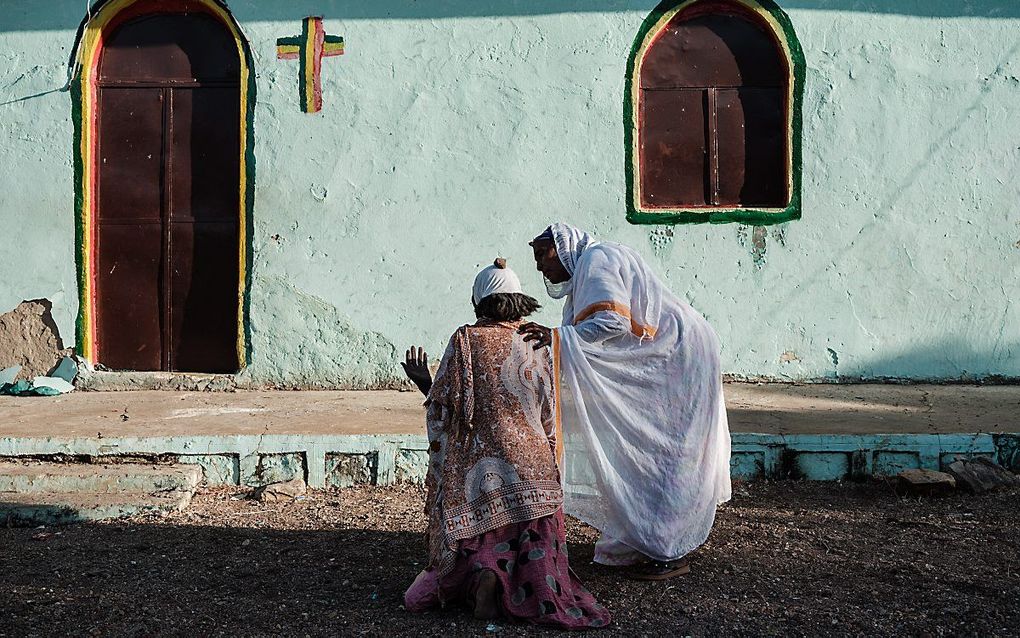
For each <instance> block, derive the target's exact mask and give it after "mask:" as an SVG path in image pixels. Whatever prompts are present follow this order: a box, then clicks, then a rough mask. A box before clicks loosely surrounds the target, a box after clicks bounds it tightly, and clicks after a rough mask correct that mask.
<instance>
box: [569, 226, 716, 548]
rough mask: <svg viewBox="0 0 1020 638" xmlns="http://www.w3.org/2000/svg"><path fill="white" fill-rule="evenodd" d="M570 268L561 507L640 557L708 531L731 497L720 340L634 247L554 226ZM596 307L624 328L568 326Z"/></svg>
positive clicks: (688, 543) (689, 543) (687, 543)
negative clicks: (589, 336)
mask: <svg viewBox="0 0 1020 638" xmlns="http://www.w3.org/2000/svg"><path fill="white" fill-rule="evenodd" d="M552 231H553V236H554V240H555V243H556V246H557V252H558V253H559V256H560V260H561V261H562V262H563V264H564V266H565V267H566V268H567V270H568V272H570V274H571V275H572V277H571V281H570V285H569V295H568V296H567V299H566V302H565V305H564V309H563V326H562V327H560V328H556V329H555V330H554V331H553V355H554V365H555V366H556V368H557V371H556V374H557V378H558V387H559V388H560V391H559V393H558V395H559V396H558V399H559V401H558V403H557V405H558V409H559V411H560V419H561V424H562V428H563V433H564V434H563V441H564V448H565V459H564V467H563V480H564V492H565V507H566V511H567V512H568V513H569V514H571V515H573V516H575V517H577V518H579V519H581V520H582V521H584V522H586V523H588V524H590V525H592V526H594V527H596V528H598V529H600V530H601V531H602V532H603V533H604V534H606V535H607V536H610V537H613V538H615V539H616V540H619V541H622V542H623V543H625V544H627V545H629V546H630V547H632V548H634V549H636V550H638V551H640V552H642V553H644V554H646V555H647V556H649V557H651V558H653V559H656V560H662V561H668V560H674V559H677V558H679V557H681V556H684V555H685V554H687V553H689V552H691V551H692V550H694V549H695V548H697V547H698V546H699V545H701V544H702V543H704V542H705V539H707V538H708V534H709V532H710V531H711V529H712V524H713V522H714V520H715V511H716V506H717V505H718V504H719V503H723V502H725V501H727V500H729V498H730V474H729V458H730V437H729V427H728V425H727V421H726V409H725V405H724V403H723V395H722V375H721V371H720V363H719V341H718V338H717V337H716V334H715V332H714V331H713V330H712V328H711V326H709V325H708V322H707V321H705V319H704V317H702V316H701V315H700V314H698V313H697V312H696V311H695V310H694V309H693V308H691V307H690V306H689V305H687V304H686V303H684V302H682V301H680V300H679V299H678V298H677V297H676V296H675V295H673V294H672V293H671V292H670V291H669V290H668V289H667V288H666V287H665V286H664V285H663V284H662V282H661V281H659V279H658V278H657V277H656V276H655V275H654V274H653V273H652V272H651V270H650V269H649V268H648V266H647V264H645V262H644V260H643V259H642V258H641V256H640V255H638V254H637V253H636V252H635V251H633V250H632V249H630V248H628V247H626V246H622V245H620V244H615V243H610V242H594V241H593V240H592V239H591V238H590V237H589V236H588V235H587V234H585V233H582V232H581V231H578V230H577V229H574V228H571V227H569V226H566V225H564V224H555V225H553V227H552ZM600 311H609V312H614V313H616V314H618V315H620V316H622V317H624V318H625V319H627V320H629V321H630V324H631V332H629V333H625V334H623V335H619V336H616V337H612V338H609V339H606V340H604V341H600V342H598V341H597V342H594V343H588V342H587V341H584V340H583V339H581V338H580V337H579V336H578V334H577V330H575V328H574V325H575V324H577V323H580V322H582V321H584V320H585V319H586V318H588V317H589V316H591V315H592V314H594V313H596V312H600Z"/></svg>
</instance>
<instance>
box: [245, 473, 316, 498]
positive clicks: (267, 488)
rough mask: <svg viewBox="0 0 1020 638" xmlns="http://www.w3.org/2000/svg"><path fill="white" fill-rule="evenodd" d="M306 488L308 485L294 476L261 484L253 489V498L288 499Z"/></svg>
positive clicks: (297, 495) (300, 493)
mask: <svg viewBox="0 0 1020 638" xmlns="http://www.w3.org/2000/svg"><path fill="white" fill-rule="evenodd" d="M307 490H308V486H307V485H305V482H304V481H303V480H302V479H299V478H294V479H291V480H289V481H282V482H280V483H272V484H270V485H263V486H262V487H260V488H258V489H256V490H255V493H254V495H253V496H254V498H255V499H257V500H259V501H269V502H275V501H290V500H293V499H295V498H297V497H299V496H301V495H303V494H304V493H305V492H306V491H307Z"/></svg>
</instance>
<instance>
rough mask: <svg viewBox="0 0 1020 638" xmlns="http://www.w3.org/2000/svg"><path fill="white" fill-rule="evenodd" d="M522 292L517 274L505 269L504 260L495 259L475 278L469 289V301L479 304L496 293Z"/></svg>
mask: <svg viewBox="0 0 1020 638" xmlns="http://www.w3.org/2000/svg"><path fill="white" fill-rule="evenodd" d="M515 292H524V289H523V288H521V280H520V279H518V278H517V274H516V273H515V272H514V271H512V270H510V269H509V268H507V267H506V260H505V259H497V260H496V261H495V262H494V263H493V264H492V265H491V266H487V267H485V268H483V269H482V272H480V273H478V275H477V276H476V277H475V285H474V287H473V288H472V289H471V300H472V301H474V302H475V303H478V302H480V301H481V300H482V299H485V298H486V297H488V296H489V295H494V294H496V293H515Z"/></svg>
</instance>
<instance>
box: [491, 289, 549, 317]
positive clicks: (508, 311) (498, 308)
mask: <svg viewBox="0 0 1020 638" xmlns="http://www.w3.org/2000/svg"><path fill="white" fill-rule="evenodd" d="M541 307H542V306H540V305H539V304H538V301H537V300H536V299H535V298H534V297H529V296H528V295H525V294H524V293H520V292H497V293H494V294H491V295H489V296H488V297H486V298H485V299H482V300H481V301H479V302H478V303H477V304H475V316H476V317H478V318H479V319H483V318H484V319H492V320H494V321H520V320H521V319H523V318H524V317H527V316H528V315H530V314H531V313H533V312H535V311H536V310H538V309H539V308H541Z"/></svg>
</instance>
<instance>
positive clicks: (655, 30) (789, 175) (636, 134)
mask: <svg viewBox="0 0 1020 638" xmlns="http://www.w3.org/2000/svg"><path fill="white" fill-rule="evenodd" d="M701 1H702V0H686V1H685V2H681V3H680V4H678V5H677V6H675V7H673V8H672V9H670V10H669V11H667V12H666V13H664V14H662V17H661V18H659V19H658V21H656V23H655V26H653V27H652V28H651V29H649V30H648V33H647V34H646V35H645V38H644V40H643V41H642V42H641V46H640V47H639V48H638V52H637V56H636V60H637V61H636V62H635V65H634V75H633V77H631V95H632V96H634V99H633V100H632V101H631V103H632V107H631V108H633V109H634V113H633V118H632V119H633V122H634V131H633V134H632V135H631V149H630V152H631V166H633V167H635V170H634V207H635V209H637V210H639V211H642V212H652V213H710V212H712V211H714V210H720V209H726V210H738V211H739V210H755V211H762V212H767V213H781V212H783V211H785V210H786V207H785V206H784V207H781V208H760V207H753V208H740V207H737V208H734V207H729V206H697V207H685V208H669V207H663V208H646V207H645V206H644V204H643V203H642V199H641V162H640V158H641V154H640V150H641V149H640V147H641V136H640V127H641V118H640V114H641V66H642V65H643V64H644V61H645V54H646V53H647V52H648V47H649V46H651V44H652V42H654V41H655V39H656V38H657V37H658V36H659V34H660V33H661V32H662V30H663V29H664V28H665V27H666V25H668V24H669V21H670V20H672V19H673V18H674V17H675V16H676V14H678V13H680V12H681V11H683V10H685V9H687V8H689V7H690V6H691V5H693V4H696V3H698V2H701ZM729 1H730V2H732V3H735V4H739V5H741V6H742V7H744V8H745V9H747V10H749V11H751V12H753V13H755V14H757V15H758V16H760V17H761V18H762V19H764V20H765V22H766V24H768V25H769V28H770V29H772V36H773V37H774V38H775V39H776V41H777V42H779V46H780V48H782V50H783V55H784V61H785V63H786V71H787V95H786V200H787V206H788V205H789V202H790V200H791V199H792V198H793V105H794V94H793V91H794V75H793V53H792V51H791V49H790V43H789V40H788V39H787V37H786V32H785V31H783V25H781V24H779V22H778V21H777V20H776V19H775V18H774V17H772V14H771V13H769V12H768V11H767V10H765V8H764V7H762V6H761V5H760V4H758V3H757V2H754V0H729Z"/></svg>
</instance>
